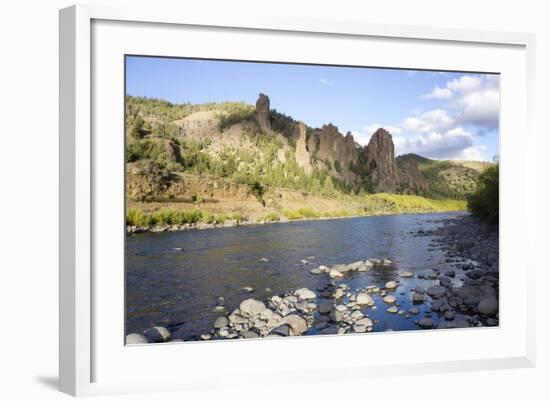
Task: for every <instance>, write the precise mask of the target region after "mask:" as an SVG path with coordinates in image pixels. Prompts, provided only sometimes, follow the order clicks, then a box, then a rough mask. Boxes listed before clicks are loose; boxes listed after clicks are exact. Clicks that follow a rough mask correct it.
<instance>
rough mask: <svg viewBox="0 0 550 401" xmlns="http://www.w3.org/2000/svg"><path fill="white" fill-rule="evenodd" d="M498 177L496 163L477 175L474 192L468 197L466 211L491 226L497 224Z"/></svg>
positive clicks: (497, 165) (497, 164)
mask: <svg viewBox="0 0 550 401" xmlns="http://www.w3.org/2000/svg"><path fill="white" fill-rule="evenodd" d="M498 176H499V163H498V161H497V162H496V163H495V164H494V165H492V166H490V167H487V168H486V169H485V171H483V172H482V173H481V174H480V175H479V177H478V179H477V186H476V189H475V191H474V192H473V193H472V194H471V195H469V196H468V210H469V211H470V212H471V213H472V214H473V215H474V216H477V217H479V218H481V219H483V220H486V221H488V222H489V223H491V224H498V216H499V211H498V199H499V196H498Z"/></svg>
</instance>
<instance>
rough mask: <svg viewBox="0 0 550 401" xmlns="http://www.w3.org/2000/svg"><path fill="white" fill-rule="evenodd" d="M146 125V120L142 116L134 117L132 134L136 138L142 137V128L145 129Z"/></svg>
mask: <svg viewBox="0 0 550 401" xmlns="http://www.w3.org/2000/svg"><path fill="white" fill-rule="evenodd" d="M144 125H145V121H143V118H141V116H139V115H138V116H137V117H136V118H135V119H134V123H133V124H132V128H131V129H130V135H132V137H133V138H135V139H141V138H142V136H143V134H142V131H141V130H142V129H143V126H144Z"/></svg>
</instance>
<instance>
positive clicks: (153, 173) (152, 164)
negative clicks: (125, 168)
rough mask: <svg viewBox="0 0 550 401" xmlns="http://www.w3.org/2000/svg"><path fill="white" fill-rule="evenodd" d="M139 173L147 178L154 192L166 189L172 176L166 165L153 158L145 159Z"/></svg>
mask: <svg viewBox="0 0 550 401" xmlns="http://www.w3.org/2000/svg"><path fill="white" fill-rule="evenodd" d="M139 174H140V175H141V176H143V177H144V178H145V179H146V180H147V182H148V183H149V185H151V188H152V189H153V191H154V192H160V191H162V190H163V189H165V188H166V186H167V185H168V184H169V183H170V181H171V177H172V176H171V174H170V173H169V172H168V170H167V169H166V167H165V166H163V165H162V164H160V163H157V162H156V161H153V160H143V162H142V163H141V166H140V169H139Z"/></svg>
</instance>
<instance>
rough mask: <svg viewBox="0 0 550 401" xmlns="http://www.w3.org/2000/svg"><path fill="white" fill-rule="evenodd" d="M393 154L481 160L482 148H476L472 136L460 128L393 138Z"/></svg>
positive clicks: (482, 155)
mask: <svg viewBox="0 0 550 401" xmlns="http://www.w3.org/2000/svg"><path fill="white" fill-rule="evenodd" d="M394 145H395V153H396V154H397V155H400V154H406V153H417V154H420V155H422V156H425V157H430V158H434V159H467V160H482V159H483V158H484V150H485V149H484V148H483V147H482V146H477V145H476V144H475V140H474V137H473V135H472V134H471V133H470V132H467V131H465V130H464V129H463V128H462V127H457V128H453V129H450V130H448V131H444V132H436V131H428V132H422V133H420V134H418V135H416V136H413V137H405V136H398V137H396V138H394Z"/></svg>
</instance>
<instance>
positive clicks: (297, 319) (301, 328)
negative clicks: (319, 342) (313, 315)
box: [281, 315, 307, 336]
mask: <svg viewBox="0 0 550 401" xmlns="http://www.w3.org/2000/svg"><path fill="white" fill-rule="evenodd" d="M281 323H282V324H287V325H289V326H290V335H291V336H299V335H301V334H303V333H305V332H306V331H307V322H306V320H305V319H304V318H303V317H301V316H298V315H288V316H285V317H283V318H282V319H281Z"/></svg>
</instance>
